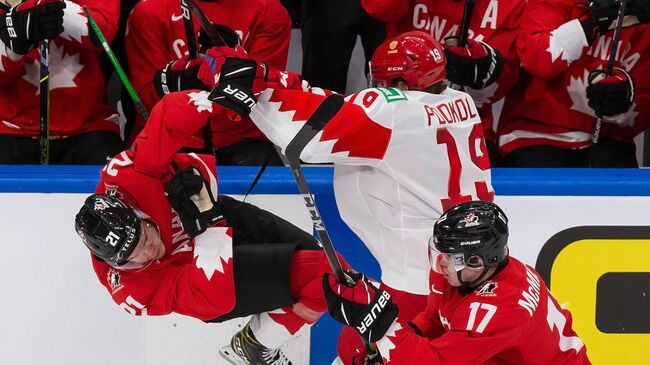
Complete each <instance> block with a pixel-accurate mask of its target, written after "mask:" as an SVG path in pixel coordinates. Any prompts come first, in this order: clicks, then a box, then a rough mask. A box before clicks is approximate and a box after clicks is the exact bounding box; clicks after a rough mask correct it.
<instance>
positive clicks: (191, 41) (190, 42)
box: [181, 0, 198, 59]
mask: <svg viewBox="0 0 650 365" xmlns="http://www.w3.org/2000/svg"><path fill="white" fill-rule="evenodd" d="M181 12H182V13H183V26H184V27H185V40H186V41H187V52H188V53H189V57H190V59H196V58H197V57H198V47H197V46H196V37H195V35H194V24H192V15H191V14H190V9H189V8H188V7H187V3H185V0H181Z"/></svg>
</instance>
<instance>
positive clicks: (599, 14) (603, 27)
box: [580, 0, 619, 45]
mask: <svg viewBox="0 0 650 365" xmlns="http://www.w3.org/2000/svg"><path fill="white" fill-rule="evenodd" d="M581 5H583V6H585V7H586V8H587V12H586V13H585V14H584V15H583V16H582V17H580V24H581V25H582V29H583V30H584V32H585V36H586V37H587V42H588V43H589V45H591V43H592V42H593V41H594V40H595V39H596V38H598V36H600V35H601V34H605V32H607V30H608V29H609V26H610V24H612V22H613V21H614V20H616V17H617V16H618V5H619V2H618V1H617V0H588V1H587V2H585V3H582V4H581Z"/></svg>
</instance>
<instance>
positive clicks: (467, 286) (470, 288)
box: [456, 266, 490, 294]
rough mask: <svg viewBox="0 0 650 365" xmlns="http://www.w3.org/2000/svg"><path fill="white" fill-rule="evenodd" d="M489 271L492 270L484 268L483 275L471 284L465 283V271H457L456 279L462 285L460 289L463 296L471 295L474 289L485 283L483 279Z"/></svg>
mask: <svg viewBox="0 0 650 365" xmlns="http://www.w3.org/2000/svg"><path fill="white" fill-rule="evenodd" d="M488 270H490V268H489V267H487V266H483V271H482V272H481V275H479V276H478V277H477V278H476V279H474V280H473V281H471V282H469V283H468V282H465V281H463V275H462V274H463V270H460V271H457V272H456V277H458V282H459V283H460V287H459V288H458V289H459V290H460V292H461V293H462V294H469V293H471V292H472V291H474V289H475V288H476V287H477V286H478V285H479V284H481V283H482V282H483V278H484V277H485V275H486V274H487V273H488Z"/></svg>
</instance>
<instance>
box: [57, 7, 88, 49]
mask: <svg viewBox="0 0 650 365" xmlns="http://www.w3.org/2000/svg"><path fill="white" fill-rule="evenodd" d="M63 29H64V30H63V33H61V37H62V38H64V39H67V40H69V41H71V40H73V39H74V40H75V41H77V42H79V43H81V37H83V36H87V35H88V19H86V16H85V15H84V11H83V9H82V8H81V6H79V4H76V3H74V2H72V1H66V3H65V9H63Z"/></svg>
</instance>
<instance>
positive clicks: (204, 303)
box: [93, 91, 235, 320]
mask: <svg viewBox="0 0 650 365" xmlns="http://www.w3.org/2000/svg"><path fill="white" fill-rule="evenodd" d="M213 107H214V108H215V109H216V108H219V107H218V106H217V105H216V104H212V103H211V102H210V101H208V100H207V93H206V92H197V91H184V92H178V93H172V94H169V95H167V96H165V97H164V98H163V99H162V101H161V102H160V103H158V104H157V105H156V107H155V108H154V109H153V111H152V112H151V117H150V119H149V123H147V126H146V127H145V129H144V130H143V131H142V133H141V134H140V135H139V136H138V138H137V139H136V140H135V143H134V144H133V147H132V148H131V150H129V151H124V152H122V153H120V154H119V155H117V156H115V157H114V158H113V159H112V160H110V161H109V162H108V164H106V166H104V168H103V169H102V171H101V173H100V182H99V185H98V186H97V189H96V192H97V193H108V194H112V195H116V196H118V197H120V198H122V199H123V200H124V201H126V202H127V203H129V204H130V205H132V206H133V207H134V208H136V209H137V210H138V211H140V212H141V213H142V214H145V215H146V216H148V217H149V218H150V219H151V220H152V221H153V222H155V223H156V225H157V227H158V229H159V231H160V236H161V238H162V240H163V242H164V245H165V254H164V256H163V257H162V258H160V259H159V260H157V261H156V262H154V263H153V264H151V265H149V266H148V267H146V268H145V269H143V270H140V271H122V270H118V269H115V268H113V267H111V266H109V265H108V264H106V263H105V262H103V261H100V260H98V259H96V258H93V267H94V269H95V273H96V274H97V277H98V278H99V280H100V281H101V283H102V284H103V285H104V286H105V287H106V289H107V290H108V291H109V292H110V294H111V296H112V297H113V300H114V301H115V302H116V303H117V304H119V305H120V306H121V307H123V308H124V309H125V310H126V311H127V312H129V313H131V314H135V315H163V314H168V313H171V312H175V313H179V314H184V315H189V316H192V317H195V318H199V319H202V320H209V319H213V318H216V317H218V316H220V315H221V314H224V313H227V312H229V311H230V310H231V309H232V308H233V306H234V305H235V296H234V278H233V271H232V233H231V228H229V227H215V228H209V229H208V230H207V231H206V232H204V233H203V234H201V235H199V236H197V237H196V238H194V239H190V237H189V236H188V235H187V233H185V231H184V230H183V228H182V225H181V221H180V219H179V217H178V215H177V214H176V213H175V212H174V211H173V210H172V208H171V206H170V205H169V202H168V201H167V198H166V195H165V188H164V186H165V183H166V182H167V181H169V179H170V178H171V177H172V176H173V174H174V169H173V168H172V167H171V166H170V164H171V162H172V160H174V161H175V162H176V163H177V165H178V167H179V168H180V169H185V168H187V167H189V166H194V167H196V168H198V169H199V170H200V171H201V173H202V175H203V176H205V177H206V178H207V180H209V181H210V188H211V190H212V194H213V196H215V197H216V196H217V178H216V175H215V173H214V165H215V161H214V157H213V156H207V155H201V156H199V155H196V154H175V151H177V150H178V149H179V148H180V147H181V146H182V145H183V143H184V142H185V141H186V140H187V139H188V138H190V136H192V135H193V134H195V133H196V132H197V131H198V130H200V129H201V127H202V126H203V125H205V123H207V120H208V118H209V117H210V116H211V115H212V113H213Z"/></svg>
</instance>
